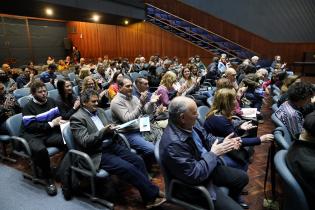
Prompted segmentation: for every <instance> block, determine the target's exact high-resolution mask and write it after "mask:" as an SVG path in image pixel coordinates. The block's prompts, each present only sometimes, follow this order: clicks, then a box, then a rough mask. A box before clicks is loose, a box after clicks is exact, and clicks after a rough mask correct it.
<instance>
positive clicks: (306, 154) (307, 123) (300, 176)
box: [286, 112, 315, 209]
mask: <svg viewBox="0 0 315 210" xmlns="http://www.w3.org/2000/svg"><path fill="white" fill-rule="evenodd" d="M314 154H315V112H312V113H310V114H308V115H307V116H306V117H305V120H304V123H303V129H302V132H301V135H300V137H299V140H298V141H294V142H293V144H292V145H291V146H290V148H289V150H288V153H287V157H286V162H287V165H288V168H289V169H290V171H291V172H292V174H293V176H294V177H295V178H296V180H297V181H298V183H299V184H300V186H301V187H302V189H303V191H304V194H305V196H306V199H307V202H308V204H309V209H315V201H314V196H315V182H314V179H315V173H314V171H315V164H314V161H315V155H314Z"/></svg>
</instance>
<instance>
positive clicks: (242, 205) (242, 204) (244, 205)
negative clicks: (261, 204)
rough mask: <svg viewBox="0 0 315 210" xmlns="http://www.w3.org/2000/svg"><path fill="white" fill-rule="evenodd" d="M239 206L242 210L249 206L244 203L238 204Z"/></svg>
mask: <svg viewBox="0 0 315 210" xmlns="http://www.w3.org/2000/svg"><path fill="white" fill-rule="evenodd" d="M239 205H240V206H241V207H242V208H243V209H249V205H247V204H246V203H244V202H241V203H239Z"/></svg>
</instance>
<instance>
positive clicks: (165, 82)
mask: <svg viewBox="0 0 315 210" xmlns="http://www.w3.org/2000/svg"><path fill="white" fill-rule="evenodd" d="M176 82H177V76H176V74H175V73H174V72H172V71H167V72H166V73H165V74H164V75H163V77H162V79H161V82H160V86H159V87H158V89H157V91H156V93H157V95H161V96H160V99H159V102H158V105H160V104H163V106H168V104H169V103H170V99H171V94H172V93H174V92H175V89H174V87H173V85H174V84H175V83H176Z"/></svg>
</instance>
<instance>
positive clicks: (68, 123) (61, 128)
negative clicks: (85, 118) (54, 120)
mask: <svg viewBox="0 0 315 210" xmlns="http://www.w3.org/2000/svg"><path fill="white" fill-rule="evenodd" d="M67 126H70V121H68V122H66V123H62V124H60V130H61V135H62V140H63V143H64V144H67V142H66V140H65V138H64V137H63V130H64V129H65V127H67Z"/></svg>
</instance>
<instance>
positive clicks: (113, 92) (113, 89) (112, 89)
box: [108, 71, 124, 101]
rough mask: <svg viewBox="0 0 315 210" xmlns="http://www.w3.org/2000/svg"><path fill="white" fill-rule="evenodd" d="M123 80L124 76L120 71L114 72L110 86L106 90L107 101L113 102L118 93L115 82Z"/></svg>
mask: <svg viewBox="0 0 315 210" xmlns="http://www.w3.org/2000/svg"><path fill="white" fill-rule="evenodd" d="M123 78H124V74H123V73H121V72H120V71H116V72H115V73H114V76H113V79H112V81H111V84H110V86H109V88H108V99H109V100H110V101H111V100H113V98H114V97H115V96H116V95H117V93H118V90H119V89H118V84H117V80H120V79H123Z"/></svg>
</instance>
